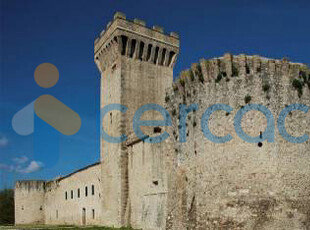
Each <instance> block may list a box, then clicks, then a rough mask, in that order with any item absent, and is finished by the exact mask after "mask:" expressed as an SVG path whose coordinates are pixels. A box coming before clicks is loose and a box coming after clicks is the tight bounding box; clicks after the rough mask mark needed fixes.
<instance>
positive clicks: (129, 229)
mask: <svg viewBox="0 0 310 230" xmlns="http://www.w3.org/2000/svg"><path fill="white" fill-rule="evenodd" d="M0 229H1V230H2V229H3V230H4V229H12V230H13V229H18V230H23V229H25V230H27V229H36V230H39V229H40V230H41V229H58V230H61V229H63V230H67V229H85V230H91V229H94V230H95V229H98V230H99V229H101V230H133V229H132V228H110V227H99V226H73V225H18V226H9V225H8V226H0Z"/></svg>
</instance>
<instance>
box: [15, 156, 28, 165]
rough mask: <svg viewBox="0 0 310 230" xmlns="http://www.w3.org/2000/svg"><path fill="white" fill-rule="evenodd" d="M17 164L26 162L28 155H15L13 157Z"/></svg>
mask: <svg viewBox="0 0 310 230" xmlns="http://www.w3.org/2000/svg"><path fill="white" fill-rule="evenodd" d="M12 160H13V161H14V162H15V163H16V164H24V163H26V162H27V161H28V160H29V159H28V157H26V156H21V157H15V158H13V159H12Z"/></svg>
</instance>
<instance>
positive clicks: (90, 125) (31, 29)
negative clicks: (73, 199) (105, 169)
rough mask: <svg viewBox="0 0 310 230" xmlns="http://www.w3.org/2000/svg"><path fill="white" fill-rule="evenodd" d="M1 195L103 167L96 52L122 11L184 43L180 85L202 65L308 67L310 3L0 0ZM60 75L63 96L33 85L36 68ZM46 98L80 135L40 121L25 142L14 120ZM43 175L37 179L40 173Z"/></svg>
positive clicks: (58, 87) (283, 0)
mask: <svg viewBox="0 0 310 230" xmlns="http://www.w3.org/2000/svg"><path fill="white" fill-rule="evenodd" d="M0 2H1V11H0V15H1V31H0V36H1V43H0V52H1V62H0V64H1V66H0V68H1V69H0V188H3V187H12V185H13V184H14V180H16V179H51V178H54V177H56V176H59V175H66V174H68V173H70V172H72V171H73V170H76V169H78V168H81V167H83V166H86V165H88V164H91V163H94V162H96V161H98V160H99V79H100V75H99V72H98V70H97V69H96V65H95V64H94V62H93V44H94V40H95V38H96V37H97V36H98V35H99V33H100V31H101V30H102V29H104V28H105V26H106V24H107V23H108V21H110V20H111V19H112V17H113V14H114V12H115V11H122V12H124V13H125V14H126V15H127V18H129V19H133V18H141V19H143V20H145V21H146V23H147V25H148V26H150V27H151V26H152V25H154V24H157V25H161V26H163V27H164V28H165V31H166V32H170V31H176V32H178V33H179V34H180V38H181V49H180V56H179V58H178V62H177V65H176V67H175V75H177V74H178V73H179V72H180V71H181V70H183V69H186V68H188V67H190V65H191V63H193V62H197V61H199V59H200V58H211V57H215V56H222V55H223V54H224V53H225V52H231V53H234V54H238V53H246V54H260V55H262V56H267V57H274V58H282V57H289V59H290V60H292V61H296V62H303V63H310V57H309V53H310V45H309V43H310V26H309V22H310V20H309V12H310V1H308V0H298V1H287V0H281V1H279V0H275V1H265V0H262V1H246V0H243V1H241V0H234V1H231V0H219V1H214V0H212V1H208V0H204V1H194V0H193V1H183V0H169V1H162V0H160V1H146V0H143V1H142V0H135V1H119V0H113V1H106V0H88V1H86V0H83V1H82V0H67V1H60V0H52V1H50V0H45V1H40V0H28V1H22V0H19V1H16V0H0ZM44 62H50V63H53V64H54V65H55V66H57V68H58V70H59V73H60V79H59V82H58V83H57V85H56V86H54V87H52V88H50V89H43V88H40V87H39V86H38V85H36V83H35V81H34V79H33V74H34V70H35V68H36V67H37V66H38V65H39V64H41V63H44ZM42 94H51V95H53V96H55V97H56V98H58V99H59V100H61V101H62V102H64V103H65V104H66V105H68V106H69V107H71V108H72V109H73V110H75V111H76V112H77V113H78V114H79V115H80V117H81V119H82V127H81V129H80V131H79V132H78V133H77V134H75V135H73V136H64V135H62V134H59V133H58V132H57V131H55V130H54V129H53V128H52V127H50V126H49V125H47V124H46V123H45V122H43V121H41V120H40V119H38V118H36V119H35V133H34V134H32V135H29V136H19V135H18V134H16V133H15V132H14V130H13V129H12V126H11V119H12V117H13V115H14V114H15V113H16V112H18V111H19V110H20V109H22V108H23V107H25V106H26V105H28V104H29V103H31V102H32V101H33V100H35V99H36V98H37V97H38V96H40V95H42ZM39 169H40V170H39Z"/></svg>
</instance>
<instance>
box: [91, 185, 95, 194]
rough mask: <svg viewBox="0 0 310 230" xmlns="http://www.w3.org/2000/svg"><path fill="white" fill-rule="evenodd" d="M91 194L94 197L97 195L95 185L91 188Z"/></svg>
mask: <svg viewBox="0 0 310 230" xmlns="http://www.w3.org/2000/svg"><path fill="white" fill-rule="evenodd" d="M91 194H92V195H95V185H92V186H91Z"/></svg>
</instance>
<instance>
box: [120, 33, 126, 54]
mask: <svg viewBox="0 0 310 230" xmlns="http://www.w3.org/2000/svg"><path fill="white" fill-rule="evenodd" d="M121 38H122V45H123V46H122V55H124V54H125V53H126V47H127V40H128V38H127V37H126V36H123V35H122V36H121Z"/></svg>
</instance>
